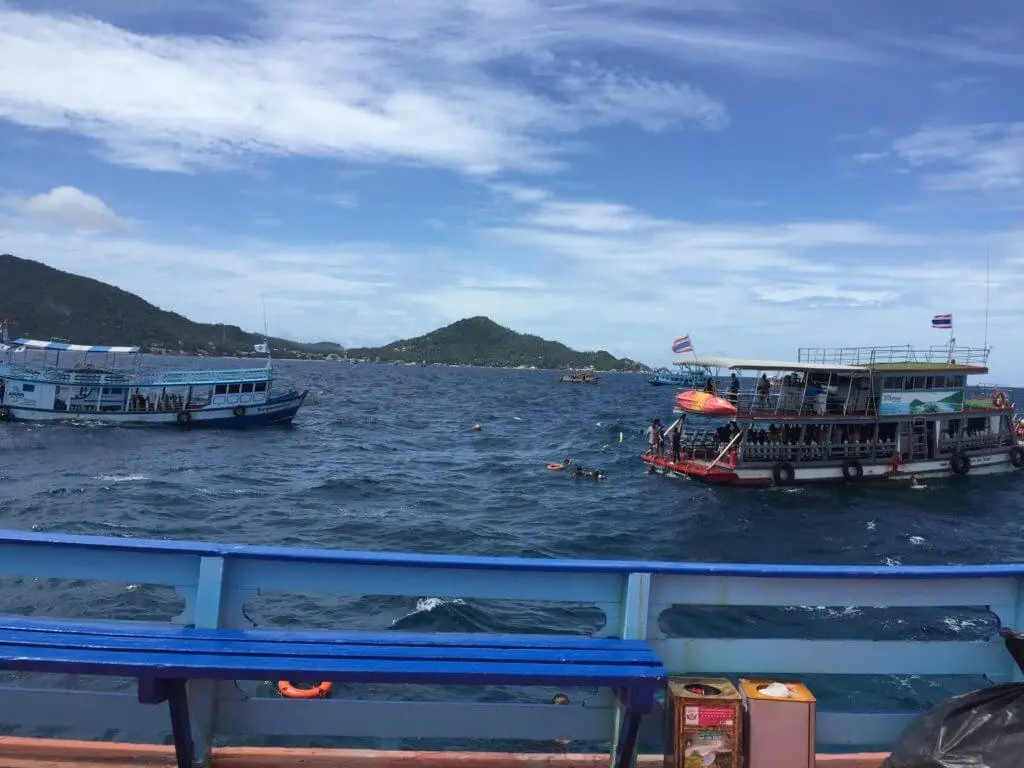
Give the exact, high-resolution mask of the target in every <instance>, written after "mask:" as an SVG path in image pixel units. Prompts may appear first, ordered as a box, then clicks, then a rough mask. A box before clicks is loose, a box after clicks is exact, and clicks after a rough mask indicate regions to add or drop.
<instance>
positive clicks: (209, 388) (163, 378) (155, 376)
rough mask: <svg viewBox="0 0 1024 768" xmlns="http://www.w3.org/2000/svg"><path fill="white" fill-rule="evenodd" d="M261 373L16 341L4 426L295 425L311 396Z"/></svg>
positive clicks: (9, 360) (0, 348) (3, 362)
mask: <svg viewBox="0 0 1024 768" xmlns="http://www.w3.org/2000/svg"><path fill="white" fill-rule="evenodd" d="M269 349H270V348H269V345H267V344H257V345H256V351H257V352H265V353H267V362H266V365H265V366H263V367H260V368H237V369H228V370H201V369H192V370H170V369H159V368H157V369H145V368H143V367H142V354H141V350H140V348H139V347H110V346H87V345H80V344H70V343H67V342H65V341H38V340H35V339H15V340H14V341H8V339H7V333H6V328H4V329H3V343H0V421H89V422H108V423H114V424H124V425H155V424H173V425H177V426H180V427H188V426H204V427H205V426H213V427H250V426H260V425H266V424H286V423H290V422H291V421H292V419H293V418H294V417H295V414H296V413H298V410H299V408H300V407H301V406H302V404H303V402H304V401H305V399H306V394H307V392H306V391H303V392H299V391H297V390H295V389H286V390H284V391H280V392H278V391H277V390H276V388H275V382H274V370H273V366H272V364H271V360H270V354H269Z"/></svg>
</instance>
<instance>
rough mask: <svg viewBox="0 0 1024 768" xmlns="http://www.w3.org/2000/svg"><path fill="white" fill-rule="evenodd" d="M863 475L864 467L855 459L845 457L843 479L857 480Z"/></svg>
mask: <svg viewBox="0 0 1024 768" xmlns="http://www.w3.org/2000/svg"><path fill="white" fill-rule="evenodd" d="M862 477H864V467H863V466H862V465H861V463H860V462H859V461H857V460H856V459H846V460H844V461H843V479H844V480H859V479H860V478H862Z"/></svg>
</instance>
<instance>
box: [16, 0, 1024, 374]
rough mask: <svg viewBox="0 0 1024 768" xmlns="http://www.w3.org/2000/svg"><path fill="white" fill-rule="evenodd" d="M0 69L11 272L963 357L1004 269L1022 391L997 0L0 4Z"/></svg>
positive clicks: (288, 320)
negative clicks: (944, 329)
mask: <svg viewBox="0 0 1024 768" xmlns="http://www.w3.org/2000/svg"><path fill="white" fill-rule="evenodd" d="M0 50H2V51H4V55H3V57H2V58H0V168H2V169H3V173H2V174H0V250H3V251H10V252H12V253H15V254H17V255H21V256H24V257H27V258H33V259H38V260H40V261H43V262H45V263H48V264H51V265H53V266H56V267H59V268H61V269H67V270H70V271H73V272H77V273H80V274H85V275H88V276H91V277H95V278H98V279H101V280H105V281H108V282H112V283H115V284H117V285H118V286H120V287H122V288H125V289H126V290H130V291H133V292H135V293H138V294H140V295H141V296H143V297H144V298H146V299H147V300H149V301H152V302H153V303H155V304H157V305H159V306H161V307H164V308H166V309H173V310H175V311H178V312H181V313H183V314H186V315H188V316H190V317H192V318H193V319H197V320H203V321H213V322H232V323H237V324H240V325H242V326H244V327H247V328H250V329H254V330H255V329H259V328H260V327H261V326H262V311H261V296H266V304H267V310H268V313H269V315H270V322H271V331H272V332H273V333H275V334H277V335H283V336H290V337H292V338H296V339H301V340H321V339H330V340H335V341H338V342H341V343H343V344H346V345H350V346H356V345H364V344H380V343H385V342H388V341H391V340H393V339H395V338H399V337H406V336H412V335H418V334H420V333H423V332H425V331H428V330H431V329H432V328H435V327H438V326H440V325H444V324H447V323H449V322H452V321H455V320H458V319H460V318H463V317H468V316H471V315H477V314H486V315H489V316H490V317H492V318H493V319H495V320H497V321H498V322H500V323H502V324H505V325H508V326H510V327H513V328H515V329H517V330H520V331H524V332H531V333H538V334H541V335H543V336H546V337H548V338H556V339H559V340H562V341H565V342H566V343H569V344H571V345H572V346H575V347H578V348H584V349H592V348H596V347H603V348H607V349H609V350H610V351H611V352H613V353H614V354H617V355H626V356H631V357H634V358H639V359H642V360H644V361H646V362H649V363H652V364H663V363H666V362H669V361H670V360H671V359H672V358H673V355H672V353H671V351H670V349H669V345H670V343H671V341H672V339H673V338H675V337H676V336H678V335H680V334H683V333H689V334H690V335H691V336H692V338H693V340H694V344H695V346H696V348H697V351H698V352H699V353H705V354H711V353H718V354H723V353H724V354H729V355H733V356H756V357H775V358H783V359H788V358H792V357H793V356H795V354H796V348H797V347H798V346H817V345H829V346H831V345H841V344H851V345H869V344H907V343H914V344H930V343H941V342H942V341H944V340H945V337H944V335H943V334H942V333H941V332H938V331H932V330H931V329H930V327H929V324H930V318H931V315H932V314H934V313H938V312H952V313H953V314H954V320H955V325H956V334H957V338H958V342H960V343H962V344H976V345H980V344H981V343H982V340H983V337H984V314H985V312H984V309H985V307H984V305H985V264H986V254H989V256H990V259H991V262H990V263H991V270H990V275H991V277H990V283H991V297H992V299H991V307H990V320H989V329H988V340H989V343H990V344H991V345H992V346H993V357H992V360H991V363H992V369H993V375H992V376H991V377H990V379H992V380H998V381H1001V382H1002V383H1011V384H1012V383H1018V384H1024V345H1022V344H1021V338H1022V331H1021V327H1022V319H1024V90H1022V89H1021V88H1020V87H1019V83H1020V82H1021V80H1022V77H1024V6H1022V5H1021V4H1020V3H1019V2H1016V1H1015V0H1005V1H1000V0H990V1H989V2H985V3H965V2H959V0H917V1H914V0H908V1H907V2H902V3H892V2H882V1H881V0H858V1H857V2H853V1H852V0H850V1H849V2H819V1H818V0H590V1H589V2H582V3H581V2H570V1H569V0H458V1H456V0H450V1H448V0H433V1H428V0H337V1H332V0H148V2H145V3H142V2H138V0H131V1H129V0H14V1H13V2H12V0H0ZM81 341H105V342H130V341H132V340H130V339H102V340H81Z"/></svg>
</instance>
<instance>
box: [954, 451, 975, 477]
mask: <svg viewBox="0 0 1024 768" xmlns="http://www.w3.org/2000/svg"><path fill="white" fill-rule="evenodd" d="M949 468H950V469H952V470H953V472H955V473H956V474H958V475H966V474H967V473H968V472H970V471H971V460H970V459H969V458H968V457H967V456H965V455H964V454H962V453H954V454H953V458H951V459H950V460H949Z"/></svg>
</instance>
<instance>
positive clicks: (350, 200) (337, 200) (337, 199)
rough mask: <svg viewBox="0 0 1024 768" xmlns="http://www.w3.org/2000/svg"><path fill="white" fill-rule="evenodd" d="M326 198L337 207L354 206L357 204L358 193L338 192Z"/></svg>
mask: <svg viewBox="0 0 1024 768" xmlns="http://www.w3.org/2000/svg"><path fill="white" fill-rule="evenodd" d="M328 200H330V202H332V203H333V204H334V205H336V206H338V207H339V208H355V207H356V206H357V205H359V195H357V194H356V193H355V192H339V193H338V194H336V195H331V196H330V197H329V198H328Z"/></svg>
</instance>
